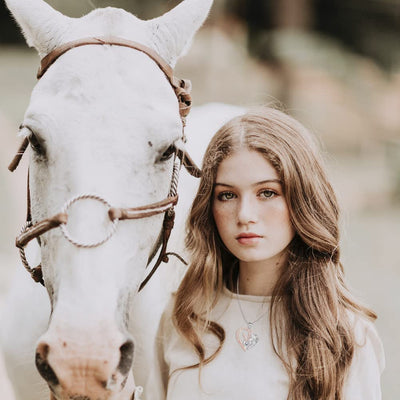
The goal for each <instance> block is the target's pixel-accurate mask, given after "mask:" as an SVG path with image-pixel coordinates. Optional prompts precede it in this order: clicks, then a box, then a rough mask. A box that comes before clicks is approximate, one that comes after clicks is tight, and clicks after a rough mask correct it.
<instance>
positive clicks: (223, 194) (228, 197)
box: [217, 192, 235, 201]
mask: <svg viewBox="0 0 400 400" xmlns="http://www.w3.org/2000/svg"><path fill="white" fill-rule="evenodd" d="M234 198H235V194H234V193H232V192H221V193H219V194H218V196H217V199H218V200H220V201H228V200H232V199H234Z"/></svg>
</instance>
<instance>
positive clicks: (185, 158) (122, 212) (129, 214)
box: [8, 37, 201, 291]
mask: <svg viewBox="0 0 400 400" xmlns="http://www.w3.org/2000/svg"><path fill="white" fill-rule="evenodd" d="M87 45H102V46H104V45H109V46H123V47H129V48H131V49H134V50H138V51H141V52H143V53H144V54H146V55H147V56H148V57H150V58H151V59H152V60H153V61H155V63H156V64H157V65H158V66H159V68H160V69H161V71H162V72H163V73H164V74H165V76H166V78H167V79H168V81H169V83H170V84H171V86H172V88H173V90H174V92H175V94H176V97H177V99H178V102H179V113H180V117H181V120H182V141H183V142H186V137H185V133H184V128H185V125H186V116H187V115H188V114H189V112H190V108H191V104H192V101H191V96H190V90H191V84H190V81H188V80H183V79H178V78H176V77H175V76H174V73H173V69H172V68H171V67H170V65H169V64H168V63H167V62H166V61H165V60H164V59H163V58H161V57H160V56H159V55H158V54H157V53H156V52H155V51H154V50H152V49H151V48H149V47H147V46H144V45H142V44H140V43H137V42H133V41H130V40H126V39H123V38H119V37H107V38H85V39H80V40H76V41H73V42H68V43H65V44H63V45H61V46H60V47H57V48H56V49H54V50H53V51H52V52H50V53H49V54H48V55H47V56H45V57H44V58H43V59H42V61H41V65H40V68H39V71H38V73H37V78H38V79H40V78H41V77H42V76H43V75H44V74H45V73H46V71H47V70H48V69H49V68H50V66H51V65H52V64H53V63H54V62H55V61H56V60H57V59H58V58H59V57H60V56H62V55H63V54H64V53H66V52H67V51H69V50H71V49H74V48H76V47H80V46H87ZM28 145H29V141H28V138H25V139H24V140H23V142H22V144H21V146H20V148H19V149H18V151H17V153H16V155H15V157H14V158H13V160H12V162H11V164H10V165H9V167H8V168H9V170H10V171H14V170H15V169H16V168H17V166H18V164H19V162H20V160H21V158H22V156H23V154H24V152H25V150H26V148H27V147H28ZM182 165H184V167H185V168H186V169H187V170H188V172H189V173H190V174H191V175H193V176H195V177H200V176H201V170H200V169H199V168H198V167H197V166H196V164H195V163H194V162H193V160H192V159H191V158H190V156H189V155H188V154H186V153H185V152H184V151H183V150H182V149H175V154H174V166H173V172H172V178H171V184H170V191H169V194H168V196H167V197H166V198H165V199H164V200H161V201H159V202H156V203H152V204H148V205H145V206H141V207H133V208H116V207H112V206H111V205H110V204H108V202H107V201H106V200H104V199H103V198H101V197H100V196H98V195H95V194H84V195H79V196H76V197H74V198H72V199H70V200H69V201H67V203H66V204H65V205H64V207H63V208H62V209H61V211H60V212H59V213H58V214H56V215H54V216H53V217H50V218H48V219H45V220H42V221H40V222H37V223H36V224H33V222H32V217H31V204H30V190H29V177H28V188H27V194H28V196H27V197H28V200H27V209H28V210H27V221H26V224H25V225H24V227H23V228H22V230H21V233H20V235H18V236H17V238H16V246H17V247H18V249H19V250H20V255H21V260H22V263H23V265H24V267H25V268H26V270H27V271H28V272H29V273H30V274H31V276H32V278H33V279H34V280H35V281H36V282H40V283H41V284H42V285H44V281H43V274H42V269H41V265H38V266H37V267H35V268H32V267H30V265H29V263H28V261H27V259H26V256H25V250H24V249H25V246H26V245H27V244H28V243H29V242H30V241H31V240H33V239H35V238H36V239H37V240H38V241H39V244H40V236H41V235H43V234H44V233H46V232H48V231H49V230H52V229H55V228H58V227H59V228H60V229H61V231H62V233H63V235H64V237H65V238H66V239H67V240H69V241H70V242H71V243H72V244H73V245H75V246H78V247H83V248H93V247H97V246H100V245H101V244H103V243H105V242H106V241H107V240H108V239H109V238H110V237H111V236H112V234H113V233H114V232H115V230H116V227H117V223H118V221H121V220H129V219H141V218H147V217H151V216H153V215H157V214H162V213H164V221H163V227H162V231H161V233H160V236H159V239H158V241H157V243H156V245H155V247H154V249H153V251H152V252H151V255H150V257H149V260H148V263H147V266H149V264H150V263H151V262H152V260H153V259H154V257H155V255H156V254H157V252H158V250H159V248H160V247H161V250H160V252H159V256H158V259H157V261H156V262H155V264H154V266H153V268H152V270H151V271H150V273H149V274H148V275H147V276H146V278H145V279H144V280H143V282H142V283H141V285H140V287H139V291H140V290H142V289H143V287H144V286H145V285H146V284H147V282H148V281H149V280H150V278H151V277H152V276H153V274H154V272H155V271H156V270H157V268H158V267H159V265H160V264H161V262H168V254H175V253H167V252H166V251H167V244H168V240H169V237H170V234H171V231H172V228H173V226H174V219H175V211H174V206H175V205H176V204H177V202H178V193H177V185H178V178H179V171H180V168H181V166H182ZM84 199H92V200H96V201H99V202H101V203H103V204H104V205H105V206H107V208H108V216H109V218H110V221H111V223H112V229H111V230H110V232H109V233H108V234H107V236H106V237H105V238H104V239H103V240H100V241H98V242H94V243H80V242H78V241H76V240H75V239H73V238H72V237H71V236H70V235H69V233H68V232H67V230H66V224H67V221H68V212H67V211H68V208H69V207H70V206H71V205H72V204H73V203H75V202H77V201H79V200H84Z"/></svg>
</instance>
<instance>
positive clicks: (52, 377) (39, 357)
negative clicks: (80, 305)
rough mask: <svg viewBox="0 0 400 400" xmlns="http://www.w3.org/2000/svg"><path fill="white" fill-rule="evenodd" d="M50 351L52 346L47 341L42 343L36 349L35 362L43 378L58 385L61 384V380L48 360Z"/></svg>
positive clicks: (52, 384) (50, 383) (53, 384)
mask: <svg viewBox="0 0 400 400" xmlns="http://www.w3.org/2000/svg"><path fill="white" fill-rule="evenodd" d="M49 351H50V347H49V345H48V344H47V343H40V344H39V345H38V347H37V349H36V358H35V363H36V368H37V369H38V371H39V373H40V375H41V376H42V377H43V379H45V380H46V382H47V383H48V384H49V385H51V386H56V385H58V384H59V381H58V378H57V376H56V374H55V373H54V371H53V368H51V367H50V364H49V362H48V361H47V356H48V354H49Z"/></svg>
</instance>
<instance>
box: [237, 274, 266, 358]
mask: <svg viewBox="0 0 400 400" xmlns="http://www.w3.org/2000/svg"><path fill="white" fill-rule="evenodd" d="M236 299H237V302H238V305H239V310H240V313H241V314H242V318H243V320H244V322H246V326H242V327H240V328H238V329H237V330H236V335H235V336H236V341H237V342H238V343H239V346H240V347H241V348H242V349H243V350H244V351H247V350H250V349H252V348H253V347H254V346H255V345H256V344H257V343H258V342H259V340H260V339H259V337H258V335H257V333H255V332H254V331H253V325H254V324H255V323H256V322H258V321H259V320H260V319H261V318H262V317H263V316H264V315H265V314H266V313H267V312H268V309H267V310H265V311H264V312H263V313H262V314H261V315H259V316H258V317H257V318H256V319H255V320H254V321H248V320H247V318H246V316H245V315H244V312H243V308H242V305H241V303H240V299H239V277H238V280H237V283H236Z"/></svg>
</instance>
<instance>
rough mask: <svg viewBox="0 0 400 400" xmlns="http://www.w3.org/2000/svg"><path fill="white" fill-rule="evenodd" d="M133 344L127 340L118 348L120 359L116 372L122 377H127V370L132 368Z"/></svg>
mask: <svg viewBox="0 0 400 400" xmlns="http://www.w3.org/2000/svg"><path fill="white" fill-rule="evenodd" d="M133 348H134V345H133V342H132V340H127V341H126V342H125V343H124V344H123V345H122V346H121V347H120V348H119V351H120V352H121V358H120V360H119V364H118V367H117V368H118V371H119V372H120V373H121V374H122V375H127V374H128V372H129V370H130V369H131V367H132V362H133Z"/></svg>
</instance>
